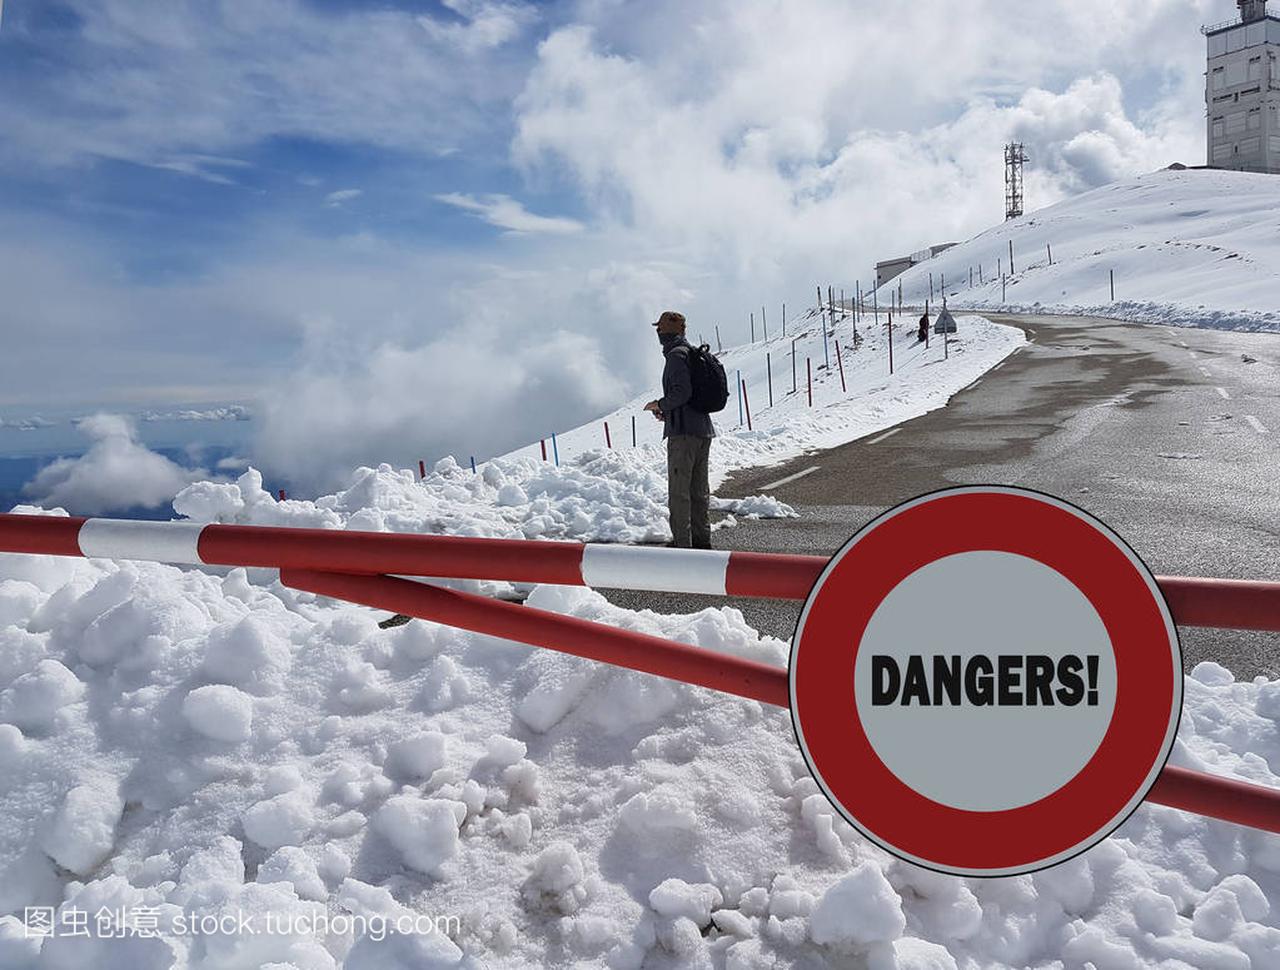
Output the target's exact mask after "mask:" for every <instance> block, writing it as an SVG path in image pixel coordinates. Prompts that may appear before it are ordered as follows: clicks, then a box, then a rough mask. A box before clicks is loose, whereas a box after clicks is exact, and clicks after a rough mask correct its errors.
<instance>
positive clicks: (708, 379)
mask: <svg viewBox="0 0 1280 970" xmlns="http://www.w3.org/2000/svg"><path fill="white" fill-rule="evenodd" d="M654 326H655V327H657V328H658V340H659V342H661V344H662V353H663V355H664V356H665V357H666V366H665V367H664V368H663V371H662V397H660V398H658V399H657V400H655V401H650V402H649V403H648V404H646V405H645V406H644V408H645V410H646V411H652V412H653V414H654V417H656V418H657V419H658V420H660V421H662V423H663V430H662V437H663V438H665V439H666V441H667V508H668V512H669V514H670V521H671V545H672V546H675V547H677V548H682V549H689V548H693V549H710V548H711V483H710V480H709V476H708V470H707V463H708V460H709V458H710V456H711V439H712V438H714V437H715V434H716V429H715V428H714V427H713V426H712V424H711V413H712V412H714V411H719V410H721V409H723V408H724V405H725V402H726V401H728V399H729V388H728V383H727V381H726V379H725V373H724V368H723V367H721V365H720V362H719V361H718V360H716V358H715V356H714V355H712V353H711V351H710V348H709V347H706V346H702V347H691V346H690V345H689V342H688V341H687V340H685V338H684V332H685V320H684V314H682V313H677V312H675V311H674V310H667V311H666V312H664V313H663V314H662V316H660V317H659V318H658V322H657V323H655V324H654Z"/></svg>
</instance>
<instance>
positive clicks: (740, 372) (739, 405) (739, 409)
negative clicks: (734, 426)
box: [738, 371, 742, 426]
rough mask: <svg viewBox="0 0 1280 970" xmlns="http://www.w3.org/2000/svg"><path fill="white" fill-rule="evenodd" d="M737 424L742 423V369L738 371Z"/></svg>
mask: <svg viewBox="0 0 1280 970" xmlns="http://www.w3.org/2000/svg"><path fill="white" fill-rule="evenodd" d="M738 425H739V426H741V425H742V371H738Z"/></svg>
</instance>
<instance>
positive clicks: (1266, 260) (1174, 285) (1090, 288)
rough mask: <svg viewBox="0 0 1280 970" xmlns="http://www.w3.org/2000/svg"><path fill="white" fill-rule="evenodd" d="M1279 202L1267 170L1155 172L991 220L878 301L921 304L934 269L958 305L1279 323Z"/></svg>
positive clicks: (1248, 325)
mask: <svg viewBox="0 0 1280 970" xmlns="http://www.w3.org/2000/svg"><path fill="white" fill-rule="evenodd" d="M1277 211H1280V179H1276V178H1275V177H1274V176H1271V175H1255V174H1250V173H1246V172H1217V171H1183V172H1177V171H1162V172H1153V173H1151V174H1149V175H1143V176H1140V177H1138V178H1133V179H1126V180H1123V181H1120V182H1115V183H1112V184H1111V185H1106V186H1103V187H1102V188H1099V189H1094V190H1093V191H1092V192H1085V193H1083V194H1082V195H1077V196H1074V197H1072V198H1070V199H1067V200H1066V201H1064V202H1059V203H1058V204H1057V205H1052V206H1048V207H1046V208H1044V209H1040V210H1038V211H1036V212H1032V213H1030V214H1028V215H1026V216H1024V217H1022V218H1020V219H1015V220H1013V221H1011V222H1006V223H1003V224H1002V225H999V226H996V227H995V228H993V229H989V230H987V231H986V232H984V233H982V234H981V235H979V236H976V237H975V238H973V239H970V240H969V241H968V242H965V243H962V244H961V245H959V246H956V247H955V248H953V249H949V250H947V251H945V252H943V253H941V254H940V255H938V256H936V257H934V258H933V259H931V260H928V261H927V262H924V263H921V264H920V265H918V266H916V267H913V268H912V269H909V270H907V272H905V273H903V274H902V276H900V277H898V278H897V279H895V280H893V281H892V282H891V283H889V284H888V285H886V286H885V287H883V288H882V290H881V294H880V299H881V300H882V301H888V299H889V296H890V292H889V291H890V290H892V291H893V293H894V294H896V293H897V292H898V287H899V284H901V287H902V292H903V297H904V299H905V300H906V301H907V302H908V303H923V302H924V300H925V299H926V298H927V297H928V296H929V291H930V287H929V280H930V275H931V274H932V278H933V285H934V287H935V296H936V297H937V298H940V294H941V283H942V279H943V278H944V277H945V278H946V281H947V295H948V299H949V301H950V305H951V307H952V308H953V309H954V308H961V307H962V308H966V309H971V310H1010V311H1023V312H1032V313H1066V314H1088V315H1094V316H1102V317H1112V318H1116V319H1120V320H1134V321H1138V322H1142V323H1160V324H1165V325H1168V326H1182V327H1210V328H1214V329H1220V330H1280V309H1277V307H1278V306H1280V270H1278V269H1277V267H1280V233H1277V229H1278V228H1280V225H1278V224H1277V222H1276V212H1277ZM1010 243H1012V244H1013V250H1014V268H1015V269H1016V270H1017V272H1016V273H1015V274H1013V275H1012V276H1011V277H1009V279H1008V281H1007V284H1008V290H1007V296H1006V297H1005V298H1004V299H1002V296H1001V288H1000V275H999V272H998V270H997V263H999V266H1000V267H1001V268H1002V269H1003V270H1004V271H1005V272H1006V273H1007V272H1008V270H1009V245H1010ZM1050 246H1051V247H1052V249H1053V265H1050V264H1049V250H1048V247H1050ZM979 267H981V268H982V269H981V274H980V273H979ZM970 269H972V270H973V286H972V287H970V285H969V270H970ZM1112 271H1114V272H1115V281H1116V300H1115V301H1114V302H1113V301H1112V299H1111V289H1110V286H1111V282H1110V273H1111V272H1112ZM980 280H981V281H983V282H980ZM935 302H936V299H935Z"/></svg>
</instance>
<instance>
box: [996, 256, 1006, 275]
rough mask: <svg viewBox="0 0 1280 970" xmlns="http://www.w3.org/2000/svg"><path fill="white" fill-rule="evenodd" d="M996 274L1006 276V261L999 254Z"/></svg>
mask: <svg viewBox="0 0 1280 970" xmlns="http://www.w3.org/2000/svg"><path fill="white" fill-rule="evenodd" d="M996 274H997V275H998V276H999V277H1000V278H1001V279H1003V278H1004V262H1003V261H1002V260H1001V259H1000V257H999V256H997V257H996Z"/></svg>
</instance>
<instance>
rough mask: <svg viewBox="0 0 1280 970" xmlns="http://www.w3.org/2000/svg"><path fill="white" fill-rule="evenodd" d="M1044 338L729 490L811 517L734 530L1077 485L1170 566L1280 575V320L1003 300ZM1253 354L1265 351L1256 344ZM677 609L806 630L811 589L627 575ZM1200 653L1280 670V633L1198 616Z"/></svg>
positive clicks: (789, 534) (784, 630)
mask: <svg viewBox="0 0 1280 970" xmlns="http://www.w3.org/2000/svg"><path fill="white" fill-rule="evenodd" d="M994 319H997V320H999V321H1001V322H1004V323H1009V324H1012V325H1015V326H1019V327H1021V328H1022V329H1023V330H1025V331H1026V332H1027V335H1028V337H1029V338H1030V340H1031V343H1030V344H1029V345H1028V346H1027V347H1025V348H1024V349H1022V350H1020V351H1018V352H1017V353H1015V354H1014V355H1013V356H1011V357H1009V358H1007V359H1006V360H1005V362H1004V363H1003V364H1001V365H1000V366H999V367H998V368H997V369H995V370H992V371H989V372H988V373H987V374H986V376H985V377H983V378H982V379H981V380H980V381H977V382H975V384H973V385H970V386H969V387H968V388H967V389H965V390H963V391H961V392H960V393H959V394H958V395H956V396H955V398H953V400H952V401H951V403H950V404H949V405H948V406H947V407H946V408H942V409H940V410H937V411H934V412H932V413H930V414H927V415H924V416H922V417H920V418H916V419H915V420H912V421H908V422H906V423H904V424H902V425H900V426H899V427H898V428H897V429H895V430H894V431H893V432H892V433H891V434H889V435H888V436H887V437H886V436H884V435H872V436H870V437H868V438H866V439H863V440H861V441H856V442H853V443H851V444H848V445H845V446H842V447H840V448H835V449H832V450H830V451H823V452H816V453H813V454H810V455H806V456H804V457H802V458H799V459H796V460H795V461H792V462H789V463H787V464H785V465H780V466H774V467H771V468H766V469H752V470H749V471H745V472H742V473H740V474H738V475H736V476H735V477H733V478H732V479H731V480H730V481H729V482H727V483H726V484H725V485H723V486H722V487H721V488H719V489H718V490H717V494H719V495H722V496H744V495H753V494H758V493H760V492H762V491H766V489H765V486H766V485H769V484H771V483H774V482H777V481H779V480H781V479H784V478H787V477H788V476H791V475H794V474H796V473H799V472H804V471H806V470H808V469H813V468H816V469H817V470H816V471H811V472H809V473H808V474H806V475H805V476H804V477H802V478H799V479H796V480H795V481H793V482H790V483H788V484H784V485H780V486H777V487H775V488H770V489H767V491H769V492H770V493H771V494H774V495H776V496H777V497H778V498H780V499H782V500H783V501H785V502H788V503H790V504H791V505H793V506H794V507H795V508H796V510H797V511H798V512H800V515H801V517H800V518H799V519H794V520H784V521H778V520H773V521H763V522H744V523H742V524H740V525H739V526H738V527H736V528H730V529H722V530H719V531H717V532H716V534H715V543H716V545H717V547H720V548H725V547H730V548H734V549H756V550H764V551H778V552H805V553H814V554H828V555H829V554H831V553H833V552H835V550H837V549H838V548H839V547H840V546H841V545H843V544H844V542H845V541H846V540H847V539H848V538H849V536H851V535H852V534H853V533H854V532H856V531H857V530H858V529H859V528H860V527H861V526H862V525H864V524H865V523H866V522H867V521H869V520H870V519H872V518H873V517H875V516H876V515H878V514H879V513H880V512H882V511H883V510H884V509H886V508H889V507H891V506H893V505H896V504H898V503H900V502H903V501H906V500H907V499H910V498H914V497H915V496H917V495H920V494H922V493H924V492H929V491H932V490H934V489H938V488H945V487H949V486H953V485H971V484H1002V485H1022V486H1027V487H1030V488H1036V489H1040V490H1042V491H1045V492H1049V493H1051V494H1054V495H1057V496H1060V497H1062V498H1064V499H1066V500H1068V501H1070V502H1073V503H1075V504H1076V505H1078V506H1080V507H1081V508H1083V509H1085V510H1086V511H1088V512H1090V513H1092V514H1094V515H1095V516H1097V517H1098V518H1100V519H1101V520H1103V521H1104V522H1106V523H1107V524H1108V525H1109V526H1111V528H1112V529H1114V530H1115V531H1116V532H1117V533H1119V534H1120V535H1121V536H1123V537H1124V538H1125V539H1126V540H1127V541H1128V542H1129V544H1130V545H1131V546H1133V548H1134V549H1135V550H1136V551H1137V553H1138V555H1139V556H1141V557H1142V558H1143V559H1144V560H1145V561H1146V563H1147V565H1148V566H1150V567H1151V569H1152V570H1153V571H1155V572H1156V573H1159V574H1173V575H1203V576H1221V577H1228V578H1239V579H1280V487H1278V486H1280V481H1278V479H1280V463H1278V461H1277V458H1278V455H1277V444H1278V443H1280V442H1278V440H1277V438H1278V436H1280V383H1278V381H1277V376H1278V375H1280V335H1276V334H1242V333H1230V332H1218V331H1213V330H1191V329H1180V328H1172V327H1169V328H1166V327H1161V326H1152V325H1139V324H1130V323H1122V322H1118V321H1113V320H1105V319H1097V318H1086V317H1026V316H999V317H995V318H994ZM1246 358H1252V360H1248V359H1246ZM609 598H610V599H612V600H613V601H614V602H617V603H620V604H622V605H626V606H630V607H633V608H643V607H651V608H654V609H661V610H663V611H665V612H680V611H689V612H692V611H694V610H698V609H701V608H703V607H705V606H706V605H708V604H709V603H712V602H719V603H725V602H728V603H730V604H732V605H734V606H736V607H738V608H739V609H741V610H742V611H743V612H744V613H745V614H746V616H747V619H748V621H749V622H751V624H752V625H753V626H755V627H756V628H757V629H760V630H762V631H764V632H767V633H769V634H772V635H774V636H777V637H779V638H782V639H788V640H789V639H790V637H791V633H792V631H793V629H794V626H795V621H796V618H797V616H798V614H799V604H791V603H775V602H759V601H742V600H733V599H729V600H723V599H721V600H713V599H712V598H709V597H695V596H672V595H666V594H638V593H627V592H611V593H610V594H609ZM1181 636H1182V646H1183V652H1184V656H1185V660H1186V667H1187V669H1188V670H1190V669H1191V668H1192V667H1193V666H1194V665H1195V664H1196V663H1198V662H1200V661H1201V660H1214V661H1217V662H1218V663H1221V664H1223V665H1225V666H1226V667H1228V668H1230V669H1231V670H1232V671H1233V672H1234V673H1235V675H1236V676H1237V677H1241V678H1243V677H1254V676H1258V675H1266V676H1268V677H1270V678H1276V677H1280V634H1276V635H1272V634H1251V633H1239V632H1232V631H1225V630H1188V629H1184V630H1182V631H1181Z"/></svg>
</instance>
